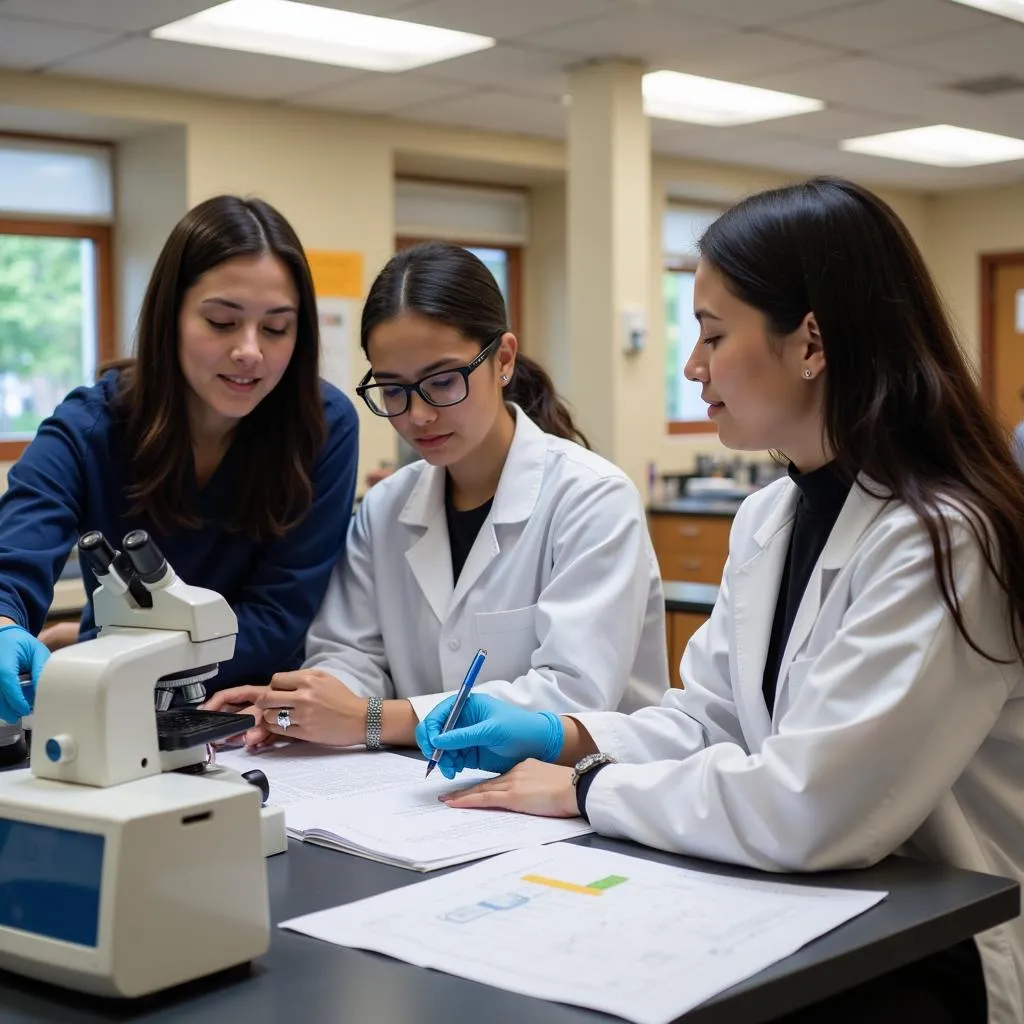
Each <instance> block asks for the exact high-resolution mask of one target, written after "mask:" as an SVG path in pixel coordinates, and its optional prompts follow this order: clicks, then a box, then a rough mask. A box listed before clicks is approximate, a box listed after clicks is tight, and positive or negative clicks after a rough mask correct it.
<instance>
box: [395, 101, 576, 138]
mask: <svg viewBox="0 0 1024 1024" xmlns="http://www.w3.org/2000/svg"><path fill="white" fill-rule="evenodd" d="M403 117H408V118H410V119H412V120H415V121H429V122H434V123H440V124H447V125H455V126H462V127H469V128H481V129H484V130H486V131H492V132H508V133H513V134H520V135H546V136H550V137H553V138H562V137H563V136H564V134H565V108H564V107H563V106H562V104H561V103H560V102H558V101H557V100H542V99H537V98H534V97H532V96H507V95H503V94H501V93H483V92H478V93H476V94H474V95H472V96H467V97H464V98H462V99H456V100H442V101H441V102H439V103H428V104H424V105H423V106H421V107H417V108H415V109H412V110H407V111H404V112H403Z"/></svg>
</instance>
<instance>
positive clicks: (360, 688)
mask: <svg viewBox="0 0 1024 1024" xmlns="http://www.w3.org/2000/svg"><path fill="white" fill-rule="evenodd" d="M362 346H363V350H364V351H365V352H366V354H367V357H368V358H369V360H370V370H369V371H368V372H367V374H366V376H365V377H364V378H363V380H362V382H361V383H360V384H359V386H358V387H357V389H356V391H357V393H358V394H359V395H360V396H361V397H362V398H363V400H364V401H365V402H366V404H367V405H368V406H369V408H370V409H371V410H372V411H373V412H374V413H375V414H376V415H378V416H383V417H387V418H388V419H389V420H390V422H391V424H392V425H393V426H394V428H395V429H396V430H397V431H398V433H399V434H400V435H401V436H402V437H403V438H404V439H405V440H406V441H407V442H408V443H409V444H411V445H412V446H413V447H414V448H415V449H416V450H417V451H418V452H419V454H420V455H421V456H422V461H418V462H415V463H413V464H412V465H409V466H406V467H404V468H403V469H401V470H399V471H398V472H396V473H395V474H393V475H392V476H390V477H388V478H387V479H385V480H384V481H382V482H381V483H379V484H377V485H376V486H374V487H373V488H372V489H371V490H370V491H369V492H368V493H367V496H366V498H365V499H364V500H363V502H362V504H361V506H360V508H359V511H358V512H357V514H356V516H355V518H354V520H353V523H352V527H351V530H350V532H349V538H348V544H347V550H346V555H345V557H344V558H343V559H342V560H341V561H340V562H339V564H338V565H337V566H336V568H335V570H334V573H333V576H332V578H331V582H330V585H329V587H328V592H327V596H326V598H325V600H324V603H323V605H322V607H321V609H320V612H319V614H318V615H317V617H316V619H315V620H314V622H313V625H312V626H311V627H310V630H309V633H308V634H307V637H306V662H305V665H304V668H303V669H302V670H300V671H297V672H285V673H280V674H278V675H276V676H275V677H274V678H273V680H272V682H271V684H270V686H269V687H250V686H243V687H237V688H235V689H233V690H225V691H223V692H222V693H220V694H218V695H217V696H216V697H215V698H214V701H213V702H211V703H210V704H209V705H208V707H210V708H214V709H218V708H226V707H242V708H251V707H252V706H253V705H256V706H257V710H258V711H260V712H262V715H261V717H262V719H263V724H262V725H261V726H260V725H258V726H257V728H256V729H254V730H251V731H250V732H249V734H248V735H247V743H248V744H249V745H250V746H259V745H261V744H263V743H265V742H267V741H268V740H270V739H272V738H273V737H274V734H278V735H282V734H285V733H287V735H288V736H289V737H297V738H299V739H307V740H312V741H315V742H321V743H331V744H339V745H348V744H356V743H364V742H365V743H366V744H367V746H368V747H371V748H372V747H375V746H378V745H379V744H380V743H381V742H383V743H388V744H396V745H402V744H412V743H413V742H414V736H415V730H416V726H417V724H418V722H419V720H420V718H421V717H422V716H424V715H426V714H427V713H428V712H429V711H430V710H431V709H432V708H433V707H434V706H435V705H436V704H437V703H438V702H439V701H441V700H442V699H443V698H444V697H445V695H446V694H445V691H451V690H453V689H455V688H456V687H458V685H459V683H460V682H461V680H462V678H463V676H464V675H465V673H466V669H467V667H468V666H469V664H470V662H471V660H472V658H473V655H474V653H475V652H476V650H477V649H478V648H483V649H485V650H486V651H487V658H486V660H485V662H484V665H483V670H482V672H481V674H480V677H479V682H478V684H477V690H479V691H480V692H485V693H490V694H492V695H494V696H500V697H502V698H503V699H504V700H506V701H511V702H513V703H515V704H518V705H520V706H522V707H526V708H534V709H544V710H549V711H553V712H564V713H574V712H581V711H596V710H601V709H607V710H612V709H619V710H632V709H635V708H639V707H642V706H645V705H648V704H652V703H657V702H658V701H659V700H660V699H661V695H662V694H663V693H664V692H665V690H666V689H667V688H668V667H667V654H666V649H665V618H664V617H665V612H664V598H663V595H662V589H661V582H660V577H659V573H658V566H657V562H656V560H655V557H654V553H653V550H652V547H651V543H650V538H649V536H648V532H647V526H646V521H645V518H644V509H643V503H642V501H641V498H640V495H639V493H638V492H637V490H636V488H635V487H634V486H633V484H632V483H631V482H630V480H629V479H628V478H627V477H626V475H625V474H624V473H623V472H622V471H621V470H619V469H618V468H617V467H615V466H613V465H612V464H611V463H610V462H608V461H606V460H605V459H603V458H601V457H600V456H598V455H595V454H594V453H593V452H591V451H589V450H588V449H587V447H586V439H585V438H584V437H583V436H582V435H581V434H580V432H579V431H578V430H577V428H576V426H575V425H574V423H573V421H572V418H571V416H570V414H569V412H568V410H567V409H566V408H565V406H564V405H563V404H562V403H561V402H560V400H559V398H558V396H557V395H556V393H555V390H554V387H553V386H552V383H551V380H550V379H549V377H548V376H547V374H546V373H545V372H544V371H543V370H542V369H541V368H540V367H539V366H537V364H536V363H534V362H532V361H531V360H529V359H526V358H525V357H523V356H522V355H521V354H519V352H518V343H517V341H516V337H515V335H514V334H512V333H511V332H510V331H509V330H508V328H507V320H506V315H505V304H504V301H503V299H502V296H501V292H500V291H499V289H498V286H497V283H496V282H495V280H494V278H493V277H492V276H491V273H490V271H488V270H487V268H486V267H485V266H484V265H483V263H481V262H480V261H479V260H478V259H477V258H476V257H475V256H474V255H472V254H471V253H470V252H468V251H467V250H465V249H462V248H460V247H458V246H455V245H449V244H445V243H436V242H434V243H427V244H424V245H420V246H417V247H415V248H413V249H409V250H406V251H404V252H401V253H399V254H398V255H396V256H394V257H393V258H392V259H391V261H390V262H389V263H388V264H387V265H386V266H385V267H384V269H383V270H382V271H381V273H380V275H379V276H378V277H377V279H376V281H375V282H374V284H373V287H372V288H371V289H370V294H369V296H368V297H367V300H366V305H365V307H364V310H363V320H362Z"/></svg>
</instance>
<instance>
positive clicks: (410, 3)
mask: <svg viewBox="0 0 1024 1024" xmlns="http://www.w3.org/2000/svg"><path fill="white" fill-rule="evenodd" d="M210 2H212V0H210ZM301 2H304V3H315V4H316V6H317V7H330V8H332V9H334V10H336V11H351V12H352V13H353V14H372V15H374V16H376V17H378V18H398V17H402V18H405V17H406V15H405V14H404V13H403V14H401V15H399V11H403V12H404V11H405V9H406V8H408V7H415V6H416V5H417V4H418V3H421V2H422V0H301Z"/></svg>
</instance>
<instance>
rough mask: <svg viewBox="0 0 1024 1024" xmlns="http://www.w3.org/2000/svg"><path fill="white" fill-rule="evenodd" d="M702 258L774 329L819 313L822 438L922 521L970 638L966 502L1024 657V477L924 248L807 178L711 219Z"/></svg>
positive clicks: (888, 217)
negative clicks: (955, 513)
mask: <svg viewBox="0 0 1024 1024" xmlns="http://www.w3.org/2000/svg"><path fill="white" fill-rule="evenodd" d="M700 254H701V257H702V258H703V259H706V260H707V261H708V262H709V263H710V264H711V265H712V266H714V267H715V269H716V270H717V271H719V273H721V274H722V276H723V278H724V280H725V283H726V286H727V287H728V288H729V290H730V291H731V292H732V293H733V294H734V295H736V296H737V298H739V299H741V300H742V301H743V302H745V303H747V304H748V305H750V306H753V307H755V308H756V309H758V310H760V311H761V312H762V313H763V314H764V315H765V317H766V319H767V321H768V327H769V331H770V332H771V334H772V335H775V336H783V335H786V334H790V333H792V332H793V331H795V330H796V329H797V327H799V326H800V324H801V322H802V321H803V319H804V317H805V316H806V315H807V314H808V313H811V312H813V313H814V316H815V318H816V320H817V322H818V327H819V329H820V331H821V339H822V344H823V347H824V352H825V364H826V366H827V373H826V376H825V382H824V383H825V398H824V435H825V437H824V440H825V441H826V442H827V444H828V446H829V447H830V448H831V450H832V451H833V452H835V453H836V460H837V463H838V466H839V468H840V469H841V470H842V471H843V473H844V475H845V476H846V477H847V478H848V479H853V477H854V476H855V475H856V474H857V473H859V472H863V473H864V474H865V475H866V476H867V477H868V478H869V479H870V480H873V481H875V482H876V483H877V484H879V485H880V486H881V487H882V488H884V490H885V493H884V494H879V495H877V496H878V497H889V496H891V497H895V498H897V499H899V500H900V501H903V502H905V503H906V504H907V505H909V506H910V507H911V508H912V509H913V510H914V512H915V513H916V514H917V515H918V516H919V517H920V519H921V521H922V522H923V523H924V525H925V527H926V529H927V530H928V535H929V537H930V539H931V544H932V551H933V555H934V561H935V574H936V578H937V582H938V585H939V589H940V591H941V593H942V598H943V601H944V602H945V604H946V606H947V607H948V608H949V610H950V612H951V614H952V616H953V618H954V620H955V621H956V624H957V628H958V629H959V630H960V633H961V634H962V635H963V637H964V638H965V640H966V641H967V642H968V643H969V644H970V646H971V647H972V648H973V649H974V650H975V651H977V652H978V653H980V654H983V655H986V656H990V657H991V655H989V654H988V652H985V651H982V650H981V648H980V647H979V646H978V645H977V643H976V642H975V641H974V640H973V639H972V638H971V636H970V635H969V633H968V631H967V628H966V626H965V624H964V619H963V615H962V611H961V606H960V600H959V597H958V595H957V592H956V586H955V579H954V572H953V557H952V537H951V533H950V525H949V520H948V519H947V518H946V517H944V516H942V515H941V508H940V503H941V502H942V501H943V500H944V499H953V500H955V501H956V502H957V503H958V504H959V505H961V506H962V507H963V508H964V510H965V515H966V517H967V521H968V523H969V526H970V529H971V532H972V533H973V534H974V536H975V539H976V540H977V542H978V544H979V546H980V547H981V550H982V552H983V554H984V558H985V561H986V562H987V563H988V567H989V569H990V570H991V571H992V573H993V574H994V575H995V577H996V578H997V579H998V581H999V583H1000V585H1001V587H1002V589H1003V590H1004V591H1005V592H1006V595H1007V598H1008V601H1009V606H1010V612H1011V621H1012V629H1013V640H1014V645H1015V647H1016V649H1017V653H1018V655H1019V656H1021V657H1024V535H1022V528H1024V521H1022V511H1021V510H1022V509H1024V474H1022V473H1021V471H1020V469H1018V467H1017V465H1016V463H1015V461H1014V459H1013V456H1012V453H1011V447H1010V439H1009V433H1008V431H1007V430H1005V429H1004V428H1003V427H1001V426H1000V424H999V423H998V421H997V420H996V417H995V415H994V413H993V412H992V410H991V409H990V408H989V406H988V405H987V403H986V402H985V401H984V400H983V399H982V396H981V392H980V390H979V388H978V385H977V382H976V380H975V378H974V375H973V373H972V372H971V370H970V369H969V367H968V365H967V362H966V360H965V358H964V355H963V351H962V350H961V348H960V345H959V344H958V343H957V339H956V337H955V335H954V332H953V329H952V328H951V326H950V323H949V320H948V318H947V316H946V313H945V310H944V307H943V304H942V301H941V299H940V297H939V294H938V291H937V289H936V288H935V285H934V283H933V282H932V279H931V276H930V275H929V273H928V270H927V268H926V267H925V263H924V260H923V258H922V257H921V253H920V252H919V250H918V248H917V246H916V245H915V244H914V241H913V239H912V238H911V236H910V233H909V232H908V231H907V229H906V227H905V226H904V225H903V223H902V221H901V220H900V219H899V217H898V216H897V215H896V213H895V212H894V211H893V210H892V209H891V207H889V206H888V205H887V204H886V203H884V202H883V201H882V200H881V199H879V198H878V196H876V195H874V194H873V193H871V192H869V191H868V190H867V189H864V188H861V187H860V186H858V185H855V184H853V183H852V182H849V181H844V180H842V179H839V178H815V179H813V180H811V181H807V182H804V183H802V184H799V185H790V186H787V187H785V188H779V189H772V190H771V191H768V192H762V193H759V194H758V195H755V196H751V197H750V198H748V199H745V200H743V201H742V202H741V203H739V204H738V205H737V206H735V207H733V208H732V209H731V210H728V211H727V212H726V213H724V214H723V215H722V216H721V217H720V218H719V219H718V220H716V221H715V222H714V223H713V224H712V225H711V227H709V228H708V230H707V232H706V233H705V234H704V237H703V238H702V239H701V241H700Z"/></svg>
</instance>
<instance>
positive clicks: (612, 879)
mask: <svg viewBox="0 0 1024 1024" xmlns="http://www.w3.org/2000/svg"><path fill="white" fill-rule="evenodd" d="M523 881H524V882H532V883H533V884H534V885H548V886H550V887H551V888H552V889H564V890H565V891H566V892H578V893H580V895H582V896H600V895H601V893H603V892H605V891H606V890H607V889H614V888H615V886H617V885H622V883H623V882H628V881H629V879H628V878H626V877H625V876H624V875H606V876H605V877H604V878H599V879H598V880H597V881H596V882H590V883H588V884H587V885H577V884H576V883H575V882H563V881H562V880H561V879H559V878H545V876H544V875H523Z"/></svg>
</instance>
